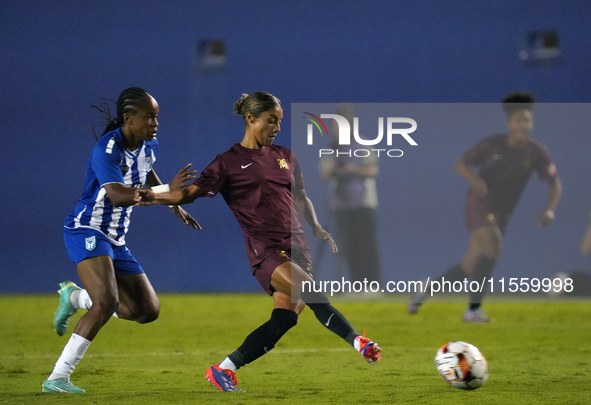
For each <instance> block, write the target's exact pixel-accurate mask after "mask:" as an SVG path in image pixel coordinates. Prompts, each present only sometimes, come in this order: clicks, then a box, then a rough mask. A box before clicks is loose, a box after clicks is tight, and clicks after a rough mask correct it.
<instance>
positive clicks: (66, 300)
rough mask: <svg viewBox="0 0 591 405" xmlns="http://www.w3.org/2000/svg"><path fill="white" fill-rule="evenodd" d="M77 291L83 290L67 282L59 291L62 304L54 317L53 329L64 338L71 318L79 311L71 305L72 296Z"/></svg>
mask: <svg viewBox="0 0 591 405" xmlns="http://www.w3.org/2000/svg"><path fill="white" fill-rule="evenodd" d="M76 290H81V288H80V287H78V286H77V285H76V284H74V283H73V282H71V281H67V280H66V281H62V282H61V283H60V289H59V290H58V291H57V292H58V293H59V295H60V303H59V305H58V307H57V310H56V311H55V315H54V316H53V328H54V329H55V331H56V332H57V334H58V335H59V336H63V335H64V333H66V329H68V322H69V320H70V317H71V316H72V315H74V314H75V313H76V311H77V309H76V308H74V306H73V305H72V304H71V303H70V295H72V292H74V291H76Z"/></svg>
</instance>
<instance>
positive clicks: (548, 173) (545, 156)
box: [534, 143, 558, 181]
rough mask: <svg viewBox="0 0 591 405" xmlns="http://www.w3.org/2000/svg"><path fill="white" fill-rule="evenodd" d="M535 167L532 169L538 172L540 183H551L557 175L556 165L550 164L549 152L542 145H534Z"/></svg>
mask: <svg viewBox="0 0 591 405" xmlns="http://www.w3.org/2000/svg"><path fill="white" fill-rule="evenodd" d="M534 145H535V155H536V158H535V162H536V163H535V166H534V169H535V171H536V172H538V177H539V179H540V180H542V181H551V180H552V179H554V178H556V176H557V175H558V170H557V169H556V165H555V164H554V163H553V162H552V158H551V157H550V152H548V148H546V147H545V146H544V145H542V144H539V143H535V144H534Z"/></svg>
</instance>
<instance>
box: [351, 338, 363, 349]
mask: <svg viewBox="0 0 591 405" xmlns="http://www.w3.org/2000/svg"><path fill="white" fill-rule="evenodd" d="M362 337H363V336H361V335H359V336H357V337H356V338H355V341H354V342H353V347H354V348H355V350H357V351H359V350H361V339H360V338H362Z"/></svg>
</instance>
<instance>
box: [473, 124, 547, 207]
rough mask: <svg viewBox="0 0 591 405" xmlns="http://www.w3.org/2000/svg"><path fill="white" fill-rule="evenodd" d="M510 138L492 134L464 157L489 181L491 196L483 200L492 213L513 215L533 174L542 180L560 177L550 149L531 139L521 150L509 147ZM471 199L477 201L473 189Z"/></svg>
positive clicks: (489, 194) (489, 193)
mask: <svg viewBox="0 0 591 405" xmlns="http://www.w3.org/2000/svg"><path fill="white" fill-rule="evenodd" d="M508 139H509V136H508V135H493V136H490V137H488V138H485V139H483V140H482V141H480V142H479V143H477V144H476V145H475V146H474V147H472V148H471V149H470V150H468V151H467V152H466V153H465V154H464V159H465V160H466V162H467V163H469V164H470V165H473V166H479V167H480V171H479V173H478V175H479V176H480V177H482V179H483V180H484V181H485V182H486V185H487V187H488V195H487V196H486V197H485V200H486V201H484V202H485V203H486V206H488V207H489V208H490V209H491V210H493V211H500V212H503V213H506V214H508V215H510V214H511V213H512V212H513V209H514V208H515V205H516V204H517V201H518V200H519V197H520V196H521V193H522V191H523V189H524V188H525V185H526V184H527V181H528V180H529V178H530V176H531V174H532V172H533V171H534V170H535V171H536V172H538V176H539V178H540V180H544V181H550V180H551V179H552V178H553V177H555V176H556V175H557V173H556V166H554V164H553V163H552V159H551V158H550V154H549V153H548V150H547V148H546V147H545V146H544V145H542V144H540V143H539V142H536V141H534V140H533V139H528V141H527V143H526V144H525V145H524V146H523V147H522V148H519V149H517V148H513V147H511V146H509V142H508ZM468 198H477V199H479V197H477V196H476V193H475V192H474V190H473V189H472V187H470V189H469V190H468Z"/></svg>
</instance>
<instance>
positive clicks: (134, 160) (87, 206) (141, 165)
mask: <svg viewBox="0 0 591 405" xmlns="http://www.w3.org/2000/svg"><path fill="white" fill-rule="evenodd" d="M123 145H125V138H124V137H123V134H121V128H118V129H116V130H114V131H111V132H109V133H107V134H105V135H104V136H103V137H102V138H101V139H99V141H98V142H97V144H96V145H95V146H94V147H93V148H92V152H91V154H90V159H88V166H87V169H86V179H85V181H84V192H83V193H82V197H80V199H79V200H78V204H77V205H76V208H74V210H73V211H72V212H70V214H69V215H68V217H67V218H66V221H65V222H64V226H65V227H66V228H70V229H75V228H92V229H96V230H97V231H100V232H102V233H103V234H104V235H105V236H107V237H108V238H109V239H110V240H111V242H112V243H113V244H115V245H117V246H122V245H124V244H125V234H126V233H127V229H128V227H129V217H130V215H131V211H132V209H133V205H131V206H129V207H114V206H113V204H112V203H111V201H109V197H108V196H107V192H106V190H105V189H104V188H103V186H104V185H105V184H109V183H121V184H124V185H126V186H128V187H136V188H141V187H143V186H144V185H145V184H146V180H147V177H148V173H150V171H151V170H152V165H153V164H154V162H155V161H156V151H157V150H158V141H157V140H156V139H154V140H153V141H145V142H144V143H143V144H142V145H141V146H140V147H139V148H138V149H137V150H135V151H133V152H130V151H128V150H126V149H125V147H124V146H123Z"/></svg>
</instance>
